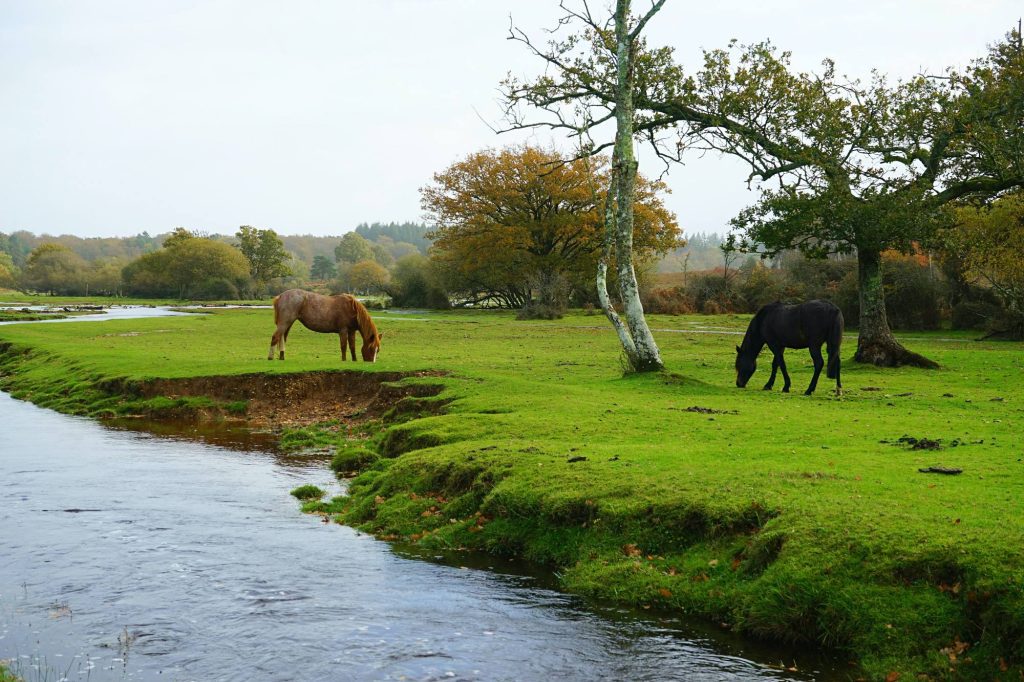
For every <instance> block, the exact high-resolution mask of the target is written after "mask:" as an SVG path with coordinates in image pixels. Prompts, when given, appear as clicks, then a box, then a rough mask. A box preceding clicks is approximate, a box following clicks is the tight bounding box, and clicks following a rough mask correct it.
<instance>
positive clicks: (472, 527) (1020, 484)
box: [0, 310, 1024, 680]
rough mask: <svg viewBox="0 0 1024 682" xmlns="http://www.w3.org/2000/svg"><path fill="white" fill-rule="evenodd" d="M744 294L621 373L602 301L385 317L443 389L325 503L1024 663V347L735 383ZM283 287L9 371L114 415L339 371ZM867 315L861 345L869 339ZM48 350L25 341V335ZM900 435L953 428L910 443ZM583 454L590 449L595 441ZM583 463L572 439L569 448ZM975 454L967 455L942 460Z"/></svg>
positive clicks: (23, 383) (635, 582) (589, 587)
mask: <svg viewBox="0 0 1024 682" xmlns="http://www.w3.org/2000/svg"><path fill="white" fill-rule="evenodd" d="M747 319H749V318H747V317H746V316H717V317H703V316H680V317H667V316H651V318H650V322H651V326H652V327H653V328H654V329H655V334H656V338H657V340H658V342H659V345H660V346H661V349H662V353H663V358H664V359H665V362H666V364H667V366H668V371H666V372H664V373H660V374H651V375H643V376H629V377H623V375H622V371H621V364H620V359H619V352H618V348H617V341H616V338H615V335H614V333H613V332H612V330H611V328H610V327H609V326H608V324H607V323H606V321H605V320H604V318H603V317H600V316H587V315H582V314H573V315H570V316H569V317H567V318H566V319H564V320H559V321H553V322H517V321H515V320H513V316H512V315H511V314H508V313H495V312H487V313H484V312H476V313H474V312H452V313H423V314H398V313H379V314H375V320H376V321H377V322H378V326H379V328H380V329H381V330H382V331H383V332H384V345H383V349H382V351H381V356H380V360H379V362H378V363H377V364H376V365H368V364H365V363H358V364H355V363H348V365H347V366H346V368H347V369H360V370H365V371H385V370H386V371H394V370H400V371H414V370H445V371H448V372H450V374H449V375H448V376H446V377H445V378H443V379H431V381H434V382H436V381H443V383H444V384H445V386H446V390H445V392H444V393H443V394H442V395H441V398H444V399H446V400H450V401H451V402H450V403H449V404H448V406H447V412H446V413H444V414H440V415H433V416H427V417H423V418H418V419H411V420H407V421H395V422H393V423H390V424H389V425H388V426H387V427H386V429H385V430H384V431H382V432H381V433H380V434H379V435H378V437H377V438H376V440H375V442H374V444H373V445H374V447H375V448H376V449H377V451H378V452H379V453H381V454H382V455H383V457H382V458H381V459H379V460H377V461H376V463H373V464H372V465H371V466H370V468H369V469H368V470H366V471H364V473H362V474H361V475H360V476H359V477H358V478H356V479H355V480H354V481H353V483H352V485H351V489H350V492H351V497H347V498H344V499H341V500H335V501H333V502H331V503H324V504H322V505H320V506H316V504H315V503H314V504H313V505H309V508H314V509H321V510H324V511H328V512H330V513H332V514H336V515H338V516H339V518H340V519H342V520H344V521H345V522H347V523H351V524H353V525H358V526H360V527H362V528H364V529H366V530H369V531H371V532H374V533H376V534H378V535H379V536H381V537H386V538H389V539H400V540H405V541H414V542H417V543H419V544H422V545H425V546H428V547H429V546H434V547H444V548H470V549H480V550H485V551H489V552H494V553H500V554H507V555H514V556H521V557H526V558H529V559H534V560H537V561H542V562H545V563H548V564H551V565H553V566H555V567H556V570H557V571H558V574H559V577H560V579H561V581H562V584H563V585H564V586H565V588H566V589H570V590H573V591H577V592H581V593H585V594H592V595H597V596H600V597H609V598H613V599H618V600H622V601H626V602H629V603H633V604H640V605H651V606H654V607H658V608H671V609H678V610H681V611H685V612H688V613H693V614H697V615H700V616H703V617H706V618H709V619H713V620H714V621H715V622H719V623H724V624H726V625H727V626H728V627H729V628H731V629H733V630H736V631H739V632H744V633H748V634H750V635H753V636H758V637H762V638H768V639H778V640H787V641H798V642H799V641H804V642H813V643H816V644H818V645H822V646H827V647H832V648H837V649H840V650H843V651H845V652H847V654H848V655H849V656H850V658H851V659H852V660H855V661H857V662H858V663H859V664H860V666H861V668H860V674H863V675H865V676H867V677H870V678H885V677H886V676H887V675H889V674H890V673H892V672H898V673H900V674H902V675H903V677H902V679H910V678H911V677H913V676H916V675H928V676H930V677H931V678H936V679H937V678H945V677H956V678H966V679H995V678H997V677H1001V678H1002V679H1007V680H1009V679H1020V678H1021V676H1022V675H1024V443H1022V441H1021V438H1020V433H1021V413H1022V410H1024V388H1022V387H1021V385H1022V381H1024V353H1022V350H1024V348H1022V346H1021V345H1020V344H1010V343H1002V342H977V341H974V340H972V338H973V337H972V336H970V335H965V334H961V333H952V332H941V333H932V334H912V335H905V336H903V337H902V340H903V341H904V342H905V343H906V345H908V347H910V348H911V349H913V350H916V351H918V352H922V353H924V354H926V355H927V356H929V357H931V358H933V359H935V360H936V361H938V362H939V363H941V365H942V369H940V370H934V371H928V370H918V369H905V368H901V369H885V370H882V369H878V368H874V367H864V366H860V365H857V364H855V363H853V362H851V361H848V360H847V361H845V362H844V363H843V380H844V386H845V389H846V390H845V394H844V395H843V396H842V397H841V398H837V397H835V396H834V395H832V394H831V389H832V387H833V382H830V381H829V380H827V379H825V378H824V376H823V377H822V379H821V382H820V383H819V386H818V393H817V394H816V395H814V396H812V397H805V396H803V395H801V394H802V392H803V389H804V388H805V387H806V385H807V383H808V381H809V379H810V374H811V368H810V359H809V357H808V356H807V354H806V353H805V352H801V351H789V352H788V353H787V357H788V364H789V367H790V373H791V375H792V377H793V391H794V392H793V393H791V394H782V393H780V392H779V391H778V387H780V386H781V378H780V380H779V381H778V382H777V384H776V387H777V388H776V391H774V392H771V393H769V392H764V391H761V390H757V388H758V387H760V386H761V385H762V384H763V383H764V381H765V380H766V379H767V374H768V372H767V369H768V368H767V367H766V365H770V360H769V359H768V358H767V357H765V356H762V358H761V363H760V367H759V369H758V372H757V373H756V374H755V375H754V378H753V379H752V380H751V384H750V388H748V389H746V390H739V389H737V388H735V386H734V378H735V375H734V372H733V370H732V362H733V358H734V355H735V352H734V350H733V348H734V346H735V345H736V344H737V343H739V340H740V338H741V337H740V336H739V335H738V333H739V332H742V330H743V329H744V328H745V326H746V322H747ZM272 331H273V325H272V322H271V319H270V313H269V311H266V310H231V311H218V312H216V313H214V314H211V315H205V316H189V317H182V318H162V319H161V318H157V319H147V320H137V321H133V320H124V321H119V322H104V323H94V322H89V323H68V324H55V325H28V324H26V325H11V326H6V327H0V344H3V345H5V346H7V347H6V349H5V351H4V354H3V356H2V358H0V371H2V372H3V373H4V376H3V378H2V379H0V386H2V387H3V388H4V389H5V390H8V391H11V392H12V393H13V394H14V395H16V396H19V397H25V398H28V399H31V400H34V401H36V402H38V403H40V404H43V405H48V406H52V407H55V408H57V409H62V410H64V411H68V412H77V413H85V414H102V413H104V412H105V411H107V412H109V411H110V410H111V409H112V406H113V405H114V404H115V403H116V401H117V398H116V397H114V396H109V395H106V394H105V393H104V392H103V391H102V390H101V389H99V388H97V385H98V383H99V382H101V381H102V380H104V379H110V378H122V377H127V378H132V379H141V378H148V377H191V376H205V375H215V374H217V375H222V374H241V373H251V372H301V371H308V370H314V369H315V370H323V369H332V368H340V367H341V361H340V358H339V353H338V341H337V337H336V336H329V335H317V334H313V333H311V332H308V331H306V330H305V329H301V328H300V327H299V326H298V325H297V326H296V327H295V328H294V329H293V331H292V334H291V338H290V340H289V343H288V352H287V355H288V360H286V361H285V362H278V361H274V362H268V361H267V360H266V359H265V358H266V353H267V347H268V345H269V339H270V334H271V332H272ZM855 343H856V340H855V338H854V337H853V336H848V337H847V339H846V342H845V345H844V351H843V356H844V358H849V357H850V356H851V355H852V354H853V349H854V346H855ZM25 351H28V352H25ZM903 437H911V438H914V439H918V440H920V439H929V440H933V441H937V442H938V448H939V449H919V450H915V449H912V448H911V446H910V445H909V444H908V443H907V442H902V443H901V442H899V440H900V439H901V438H903ZM579 458H585V459H579ZM570 460H576V461H570ZM931 466H942V467H957V468H961V469H962V470H963V473H962V474H960V475H956V476H946V475H939V474H926V473H920V472H919V471H918V470H919V469H920V468H926V467H931Z"/></svg>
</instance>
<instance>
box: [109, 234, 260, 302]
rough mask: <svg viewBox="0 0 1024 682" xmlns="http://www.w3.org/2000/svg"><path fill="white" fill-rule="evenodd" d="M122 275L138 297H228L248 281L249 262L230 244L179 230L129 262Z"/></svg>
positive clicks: (231, 296)
mask: <svg viewBox="0 0 1024 682" xmlns="http://www.w3.org/2000/svg"><path fill="white" fill-rule="evenodd" d="M168 242H169V243H168ZM122 276H123V278H124V282H125V285H126V287H127V289H128V291H129V292H131V293H133V294H136V295H139V296H161V297H176V298H179V299H186V298H208V299H231V298H238V293H239V290H242V289H244V288H245V287H246V285H247V283H248V281H249V261H248V260H246V258H245V256H244V255H242V252H241V251H239V250H238V249H236V248H235V247H233V246H231V245H230V244H225V243H224V242H220V241H215V240H213V239H205V238H202V237H192V236H188V233H187V231H183V233H179V234H177V235H176V236H175V238H174V239H170V240H168V241H165V242H164V246H163V248H161V249H160V250H158V251H154V252H153V253H149V254H146V255H144V256H142V257H140V258H138V259H137V260H135V261H133V262H131V263H129V264H128V265H127V266H125V268H124V270H123V271H122Z"/></svg>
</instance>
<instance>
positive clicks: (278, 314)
mask: <svg viewBox="0 0 1024 682" xmlns="http://www.w3.org/2000/svg"><path fill="white" fill-rule="evenodd" d="M279 298H281V297H280V296H275V297H274V324H279V323H280V321H281V311H280V310H278V309H277V299H279Z"/></svg>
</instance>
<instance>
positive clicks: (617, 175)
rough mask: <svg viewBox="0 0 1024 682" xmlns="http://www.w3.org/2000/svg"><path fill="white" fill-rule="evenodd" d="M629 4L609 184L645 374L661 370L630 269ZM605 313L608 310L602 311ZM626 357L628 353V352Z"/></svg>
mask: <svg viewBox="0 0 1024 682" xmlns="http://www.w3.org/2000/svg"><path fill="white" fill-rule="evenodd" d="M629 5H630V0H617V2H616V6H615V42H616V52H617V54H616V57H617V59H616V61H617V64H616V83H615V90H616V92H615V100H616V101H615V124H616V126H615V153H614V160H613V163H612V178H613V180H612V182H613V186H614V189H615V211H616V216H615V218H616V219H615V261H616V267H617V270H618V276H619V295H620V296H621V298H622V305H623V308H624V312H625V315H626V324H627V325H628V326H629V335H630V336H631V337H632V340H633V343H634V345H635V348H636V355H635V360H633V359H632V358H631V360H633V361H632V363H631V364H632V365H633V367H632V368H633V370H634V371H637V372H649V371H655V370H660V369H662V368H663V366H664V365H663V364H662V362H661V354H660V353H659V351H658V345H657V344H656V343H655V342H654V336H653V335H652V334H651V330H650V328H649V327H648V326H647V319H646V318H645V317H644V307H643V305H642V304H641V303H640V288H639V286H638V285H637V282H636V272H635V271H634V269H633V200H634V197H635V194H636V192H635V189H636V172H637V166H638V164H637V161H636V156H635V154H634V151H633V112H634V108H633V78H634V73H633V47H634V45H633V38H632V36H630V34H629ZM606 313H607V310H606ZM627 354H628V350H627Z"/></svg>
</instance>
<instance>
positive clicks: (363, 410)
mask: <svg viewBox="0 0 1024 682" xmlns="http://www.w3.org/2000/svg"><path fill="white" fill-rule="evenodd" d="M442 374H443V373H441V372H355V371H339V372H306V373H301V374H241V375H237V376H210V377H194V378H187V379H151V380H148V381H143V382H138V383H135V384H133V385H132V386H130V387H123V389H122V390H124V392H128V393H131V394H133V395H136V396H138V397H140V398H155V397H159V396H164V397H167V398H171V399H174V398H180V397H185V396H205V397H208V398H211V399H213V400H215V401H218V402H223V403H230V402H236V401H243V400H244V401H246V410H245V414H244V419H245V421H246V422H247V423H248V424H250V425H252V426H258V427H281V426H303V425H307V424H315V423H317V422H324V421H328V420H332V419H336V420H340V421H343V422H346V423H358V422H363V421H367V420H369V419H375V418H378V417H380V416H381V415H383V414H384V413H385V412H387V411H388V410H389V409H391V408H392V407H394V406H395V405H396V404H398V402H399V401H401V400H402V399H404V398H410V397H412V398H425V397H429V396H435V395H437V394H438V393H440V392H441V391H442V390H443V388H444V387H443V386H441V385H440V384H409V385H399V384H396V383H395V382H399V381H400V380H402V379H405V378H407V377H426V376H441V375H442ZM197 416H200V417H202V416H222V415H221V414H209V415H197Z"/></svg>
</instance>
